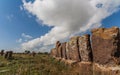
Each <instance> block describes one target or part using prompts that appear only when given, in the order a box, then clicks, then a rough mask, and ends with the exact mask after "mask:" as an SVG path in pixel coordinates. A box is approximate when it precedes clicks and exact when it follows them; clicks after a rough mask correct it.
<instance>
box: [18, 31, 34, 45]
mask: <svg viewBox="0 0 120 75" xmlns="http://www.w3.org/2000/svg"><path fill="white" fill-rule="evenodd" d="M32 38H33V37H32V36H30V35H27V34H25V33H22V34H21V38H19V39H18V40H16V42H17V43H22V42H27V41H28V40H30V39H32Z"/></svg>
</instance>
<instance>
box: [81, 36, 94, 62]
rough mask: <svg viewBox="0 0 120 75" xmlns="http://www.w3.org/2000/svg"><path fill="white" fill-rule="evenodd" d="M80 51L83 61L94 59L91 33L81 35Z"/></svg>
mask: <svg viewBox="0 0 120 75" xmlns="http://www.w3.org/2000/svg"><path fill="white" fill-rule="evenodd" d="M79 52H80V57H81V61H85V62H88V61H92V58H93V57H92V49H91V44H90V35H88V34H87V35H84V36H81V37H79Z"/></svg>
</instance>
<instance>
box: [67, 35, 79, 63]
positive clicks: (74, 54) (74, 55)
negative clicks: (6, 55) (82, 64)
mask: <svg viewBox="0 0 120 75" xmlns="http://www.w3.org/2000/svg"><path fill="white" fill-rule="evenodd" d="M78 38H79V37H77V36H76V37H72V38H71V39H70V41H69V59H71V60H74V61H80V54H79V47H78Z"/></svg>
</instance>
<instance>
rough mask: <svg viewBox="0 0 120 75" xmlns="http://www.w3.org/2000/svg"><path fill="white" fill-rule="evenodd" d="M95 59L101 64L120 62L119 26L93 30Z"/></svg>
mask: <svg viewBox="0 0 120 75" xmlns="http://www.w3.org/2000/svg"><path fill="white" fill-rule="evenodd" d="M92 50H93V51H92V52H93V60H94V62H96V63H99V64H103V65H105V64H108V65H114V64H119V63H120V59H119V58H120V34H119V28H117V27H112V28H108V29H106V28H98V29H93V30H92Z"/></svg>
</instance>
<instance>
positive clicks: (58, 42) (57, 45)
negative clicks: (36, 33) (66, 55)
mask: <svg viewBox="0 0 120 75" xmlns="http://www.w3.org/2000/svg"><path fill="white" fill-rule="evenodd" d="M60 45H61V43H60V41H57V42H56V47H55V48H56V51H57V57H59V56H60V55H59V54H60V53H59V50H58V48H59V46H60Z"/></svg>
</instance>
